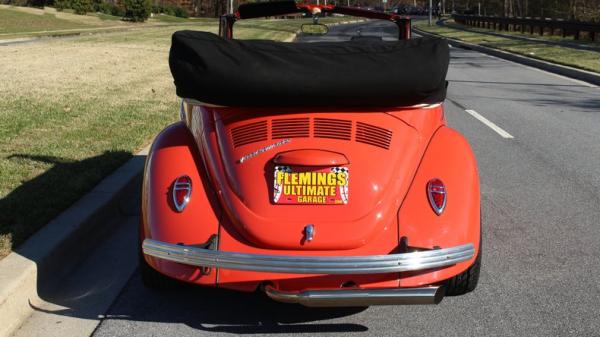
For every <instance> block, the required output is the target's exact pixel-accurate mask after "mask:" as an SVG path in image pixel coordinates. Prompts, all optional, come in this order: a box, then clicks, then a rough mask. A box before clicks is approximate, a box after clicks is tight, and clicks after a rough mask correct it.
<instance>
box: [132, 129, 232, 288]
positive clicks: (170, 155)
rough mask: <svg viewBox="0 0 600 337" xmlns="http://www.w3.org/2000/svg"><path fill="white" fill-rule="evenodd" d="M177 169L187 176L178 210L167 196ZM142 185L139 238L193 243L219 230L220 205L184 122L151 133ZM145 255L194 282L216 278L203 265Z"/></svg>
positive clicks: (175, 275) (160, 268)
mask: <svg viewBox="0 0 600 337" xmlns="http://www.w3.org/2000/svg"><path fill="white" fill-rule="evenodd" d="M182 175H188V176H189V177H190V178H191V181H192V193H191V196H190V201H189V203H188V205H187V207H185V209H184V210H183V211H182V212H177V211H176V210H175V207H174V205H173V201H172V187H173V186H172V185H173V182H174V180H175V179H177V178H178V177H179V176H182ZM142 189H143V190H142V217H141V224H140V226H141V230H140V235H141V239H142V241H143V239H145V238H152V239H155V240H159V241H163V242H169V243H173V244H179V243H181V244H184V245H198V244H203V243H205V242H207V241H208V239H209V238H210V237H211V235H213V234H218V230H219V218H220V214H221V211H220V208H219V206H218V203H217V202H216V198H215V193H214V191H213V190H212V188H211V187H210V185H209V183H208V177H207V175H206V172H205V170H204V165H203V163H202V157H201V156H200V153H199V151H198V149H197V146H196V142H195V140H194V137H193V136H192V134H191V133H190V131H189V130H188V128H187V127H186V126H185V124H184V123H182V122H178V123H175V124H172V125H170V126H168V127H167V128H165V129H164V130H163V131H162V132H161V133H160V134H159V135H158V136H157V137H156V139H155V141H154V143H153V144H152V148H151V150H150V153H149V154H148V158H147V160H146V168H145V171H144V179H143V187H142ZM145 259H146V261H147V262H148V263H149V264H150V265H151V266H152V267H153V268H154V269H156V270H158V271H159V272H161V273H163V274H166V275H168V276H170V277H173V278H176V279H179V280H182V281H187V282H194V283H197V284H207V285H208V284H210V285H214V284H215V279H216V276H215V275H216V271H215V270H212V271H210V272H209V271H208V270H204V271H202V270H200V269H199V268H196V267H193V266H186V265H182V264H177V263H174V262H169V261H165V260H159V259H156V258H152V257H149V256H145ZM207 273H208V275H206V274H207Z"/></svg>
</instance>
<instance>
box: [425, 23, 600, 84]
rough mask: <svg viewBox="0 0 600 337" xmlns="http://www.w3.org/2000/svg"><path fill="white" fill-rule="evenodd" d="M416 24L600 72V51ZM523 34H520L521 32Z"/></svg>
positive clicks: (496, 46)
mask: <svg viewBox="0 0 600 337" xmlns="http://www.w3.org/2000/svg"><path fill="white" fill-rule="evenodd" d="M414 24H415V26H416V27H417V28H420V29H422V30H424V31H427V32H431V33H435V34H439V35H442V36H444V37H448V38H453V39H457V40H462V41H465V42H470V43H474V44H480V45H483V46H487V47H492V48H497V49H501V50H506V51H509V52H513V53H516V54H521V55H525V56H529V57H533V58H537V59H540V60H544V61H549V62H554V63H558V64H563V65H567V66H572V67H576V68H580V69H584V70H589V71H594V72H598V73H600V52H596V51H588V50H577V49H572V48H568V47H562V46H553V45H547V44H544V43H539V42H535V41H523V40H516V39H511V38H506V37H500V36H492V35H487V34H480V33H477V32H470V31H464V30H459V29H455V28H452V26H451V25H450V26H435V25H434V26H428V25H427V22H426V21H416V22H415V23H414ZM519 35H520V34H519Z"/></svg>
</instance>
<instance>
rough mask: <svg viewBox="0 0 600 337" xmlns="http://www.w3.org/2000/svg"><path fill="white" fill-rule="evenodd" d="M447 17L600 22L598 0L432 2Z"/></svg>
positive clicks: (412, 2)
mask: <svg viewBox="0 0 600 337" xmlns="http://www.w3.org/2000/svg"><path fill="white" fill-rule="evenodd" d="M397 3H398V4H408V5H417V6H422V7H427V6H428V4H429V1H427V0H426V1H414V0H408V1H398V2H397ZM433 4H434V7H435V6H437V5H443V7H444V9H445V12H446V13H451V12H452V11H453V10H455V11H458V12H465V11H467V12H469V13H471V14H479V8H481V15H496V16H516V17H543V18H554V19H570V20H580V21H600V0H479V1H477V0H443V1H442V0H434V1H433Z"/></svg>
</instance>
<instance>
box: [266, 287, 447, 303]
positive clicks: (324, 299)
mask: <svg viewBox="0 0 600 337" xmlns="http://www.w3.org/2000/svg"><path fill="white" fill-rule="evenodd" d="M265 293H266V294H267V296H269V297H270V298H271V299H273V300H275V301H278V302H284V303H298V304H302V305H304V306H307V307H353V306H354V307H355V306H370V305H405V304H438V303H440V302H441V301H442V299H443V298H444V288H443V287H424V288H384V289H335V290H305V291H301V292H286V291H280V290H277V289H275V288H273V287H272V286H267V287H265Z"/></svg>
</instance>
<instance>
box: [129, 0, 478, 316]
mask: <svg viewBox="0 0 600 337" xmlns="http://www.w3.org/2000/svg"><path fill="white" fill-rule="evenodd" d="M289 13H306V14H308V15H311V14H321V15H327V14H334V13H340V14H347V15H354V16H364V17H368V18H375V19H382V20H389V21H392V22H394V23H395V24H396V25H397V26H398V28H399V29H398V30H399V39H398V41H377V40H375V39H356V40H351V41H345V42H319V43H283V42H274V41H265V40H248V41H242V40H235V39H233V38H232V37H233V34H232V30H233V26H234V23H235V22H236V21H237V20H240V19H248V18H255V17H265V16H276V15H283V14H289ZM410 35H411V32H410V19H408V18H404V17H400V16H397V15H395V14H385V13H378V12H374V11H366V10H361V9H357V8H351V7H341V6H332V5H329V6H315V5H297V4H296V3H295V2H294V1H280V2H271V3H256V4H247V5H242V6H240V8H239V9H238V11H237V12H236V13H235V14H234V15H225V16H223V17H222V18H221V24H220V33H219V35H214V34H211V33H205V32H195V31H180V32H176V33H175V34H174V35H173V41H172V47H171V52H170V58H169V64H170V68H171V72H172V74H173V77H174V80H175V86H176V88H177V94H178V95H179V96H180V97H182V98H183V103H182V109H181V121H179V122H177V123H175V124H173V125H170V126H169V127H167V128H166V129H165V130H163V131H162V132H161V133H160V134H159V135H158V136H157V138H156V140H155V141H154V143H153V145H152V148H151V151H150V153H149V155H148V159H147V162H146V169H145V173H144V181H143V194H142V195H143V197H142V217H141V224H140V271H141V275H142V279H143V281H144V283H145V284H146V285H148V286H152V287H160V286H164V285H166V284H168V283H169V282H168V281H172V279H176V280H179V281H184V282H188V283H193V284H197V285H202V286H211V287H217V288H227V289H234V290H238V291H245V292H251V291H256V290H260V291H264V292H265V293H266V294H267V295H268V296H269V297H271V298H272V299H274V300H277V301H281V302H289V303H300V304H302V305H306V306H368V305H378V304H428V303H431V304H436V303H439V302H440V301H441V300H442V298H443V297H444V295H460V294H464V293H467V292H469V291H472V290H473V289H475V287H476V285H477V280H478V278H479V269H480V261H481V243H480V240H481V223H480V192H479V178H478V174H477V166H476V161H475V158H474V156H473V152H472V151H471V148H470V147H469V144H468V143H467V141H466V140H465V138H464V137H463V136H461V135H460V134H459V133H458V132H456V131H454V130H452V129H451V128H449V127H448V126H447V125H446V120H445V118H444V112H443V106H442V102H443V101H444V99H445V95H446V87H447V82H446V72H447V69H448V63H449V51H448V45H447V43H446V42H445V41H444V40H441V39H426V38H416V39H411V36H410Z"/></svg>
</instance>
